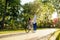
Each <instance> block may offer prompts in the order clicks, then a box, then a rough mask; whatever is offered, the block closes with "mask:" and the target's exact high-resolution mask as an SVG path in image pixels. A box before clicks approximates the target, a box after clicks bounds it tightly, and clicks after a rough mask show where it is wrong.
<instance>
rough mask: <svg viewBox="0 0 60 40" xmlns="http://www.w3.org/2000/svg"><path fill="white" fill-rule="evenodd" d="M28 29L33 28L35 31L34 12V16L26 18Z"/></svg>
mask: <svg viewBox="0 0 60 40" xmlns="http://www.w3.org/2000/svg"><path fill="white" fill-rule="evenodd" d="M28 25H29V29H31V30H33V32H35V31H36V28H37V25H36V14H34V18H33V19H32V18H29V20H28Z"/></svg>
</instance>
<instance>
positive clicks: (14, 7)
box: [0, 0, 60, 30]
mask: <svg viewBox="0 0 60 40" xmlns="http://www.w3.org/2000/svg"><path fill="white" fill-rule="evenodd" d="M55 10H56V12H57V14H58V22H57V23H56V24H55V28H60V25H59V24H60V0H34V2H29V3H25V4H24V5H22V4H21V0H0V29H1V30H4V29H6V30H16V29H24V28H25V27H26V25H27V22H28V18H29V17H31V18H33V17H34V15H33V14H35V13H36V14H37V28H54V27H53V20H52V19H51V18H52V14H53V12H54V11H55Z"/></svg>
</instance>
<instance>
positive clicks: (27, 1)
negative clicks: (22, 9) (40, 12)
mask: <svg viewBox="0 0 60 40" xmlns="http://www.w3.org/2000/svg"><path fill="white" fill-rule="evenodd" d="M33 1H34V0H21V4H22V5H24V4H25V3H29V2H33Z"/></svg>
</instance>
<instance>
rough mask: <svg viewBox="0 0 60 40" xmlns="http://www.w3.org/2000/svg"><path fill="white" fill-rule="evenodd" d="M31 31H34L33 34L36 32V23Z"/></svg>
mask: <svg viewBox="0 0 60 40" xmlns="http://www.w3.org/2000/svg"><path fill="white" fill-rule="evenodd" d="M33 30H34V32H35V31H36V23H35V24H33Z"/></svg>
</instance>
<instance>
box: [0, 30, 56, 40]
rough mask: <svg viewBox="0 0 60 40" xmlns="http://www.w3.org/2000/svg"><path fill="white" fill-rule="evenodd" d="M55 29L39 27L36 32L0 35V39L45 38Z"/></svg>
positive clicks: (27, 39) (29, 39)
mask: <svg viewBox="0 0 60 40" xmlns="http://www.w3.org/2000/svg"><path fill="white" fill-rule="evenodd" d="M56 30H57V29H41V30H37V31H36V33H32V32H30V33H23V34H20V33H19V34H15V35H11V36H6V37H1V36H0V40H47V38H49V37H50V36H51V34H52V33H54V32H55V31H56Z"/></svg>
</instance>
